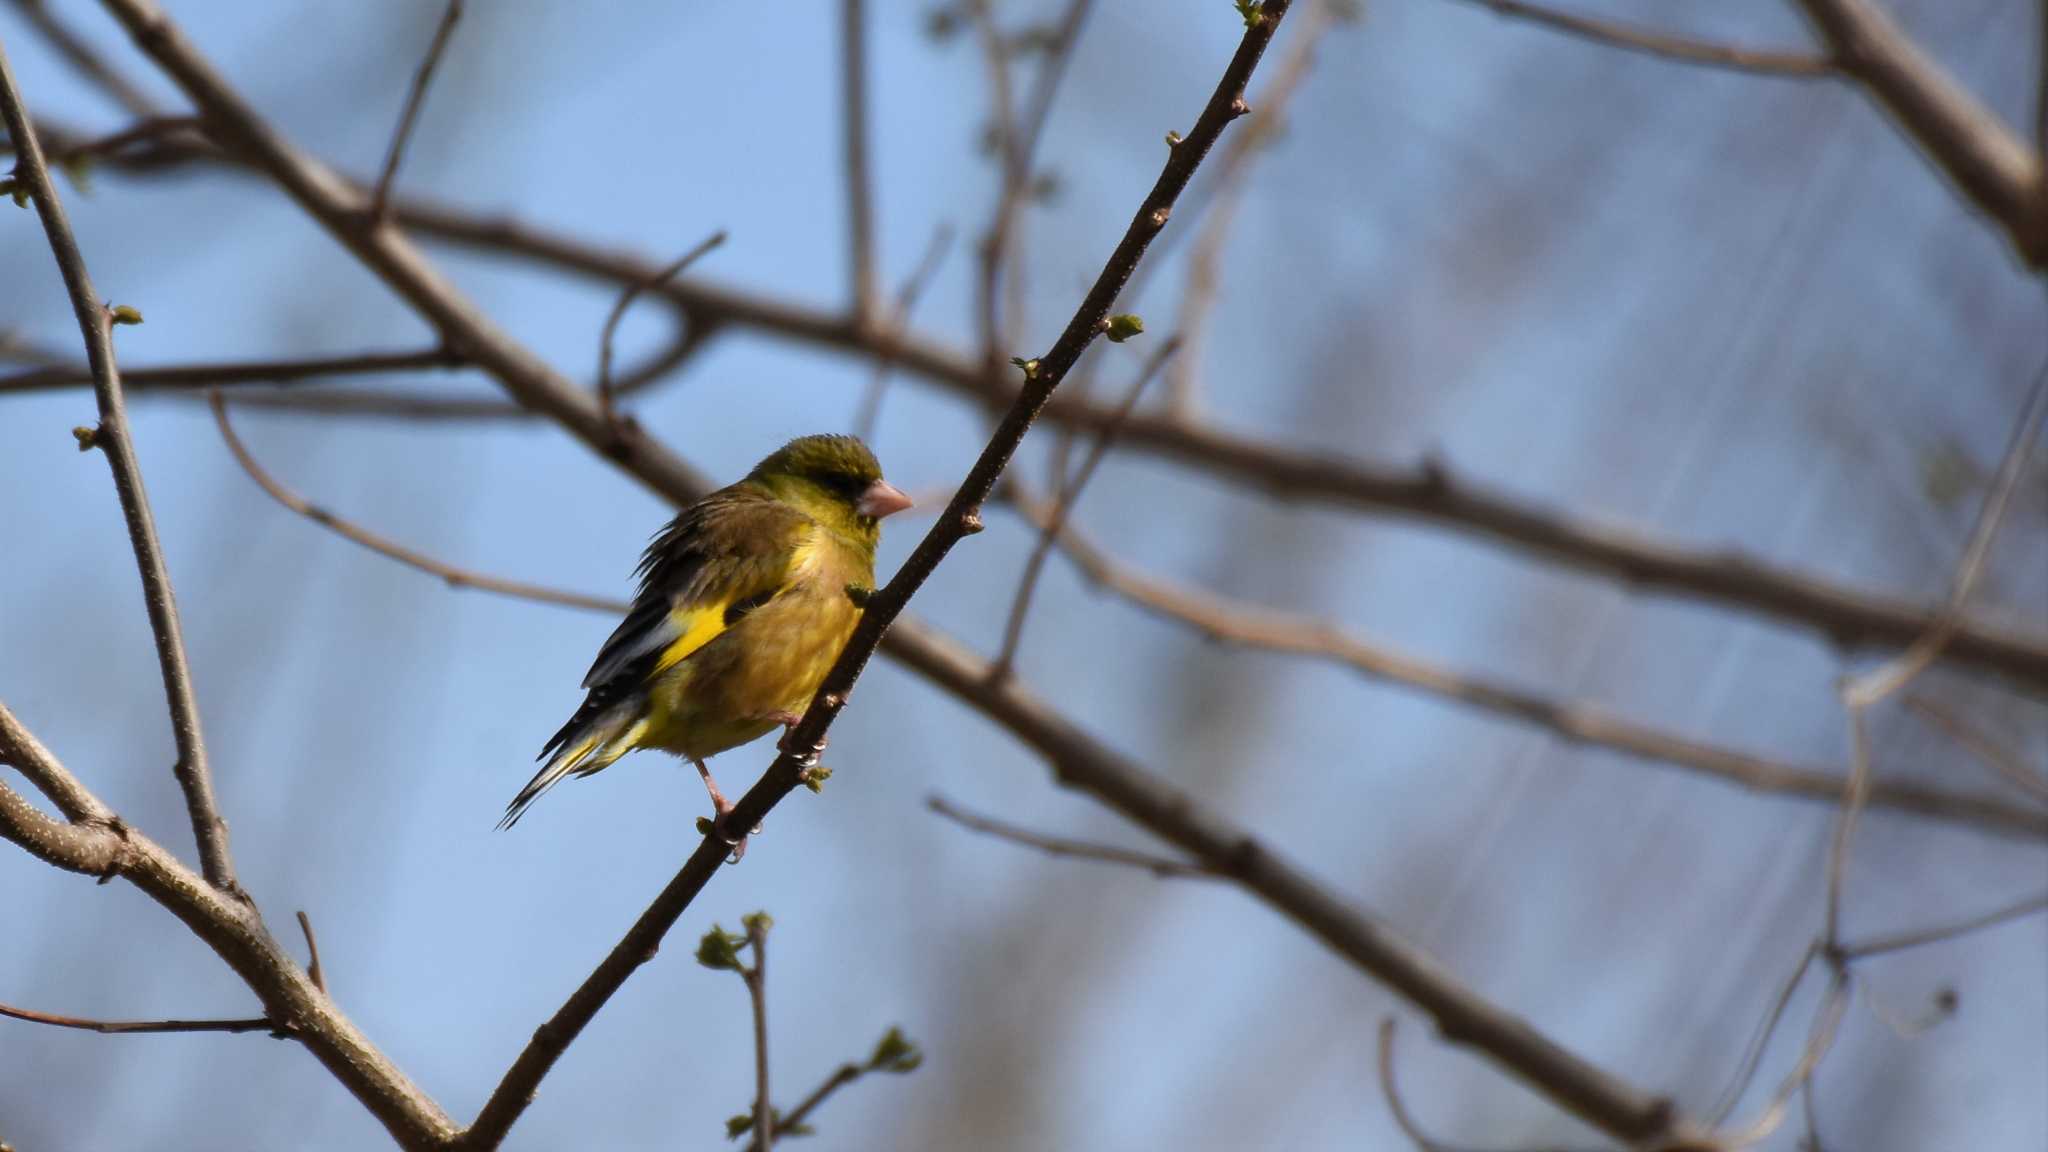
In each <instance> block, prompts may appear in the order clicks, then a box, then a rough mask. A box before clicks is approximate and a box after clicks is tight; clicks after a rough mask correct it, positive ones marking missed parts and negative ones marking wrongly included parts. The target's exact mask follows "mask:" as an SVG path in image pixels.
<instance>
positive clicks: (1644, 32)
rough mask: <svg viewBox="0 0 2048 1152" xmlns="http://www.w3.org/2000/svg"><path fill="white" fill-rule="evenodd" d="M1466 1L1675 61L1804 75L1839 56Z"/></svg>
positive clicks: (1508, 0) (1506, 2) (1513, 4)
mask: <svg viewBox="0 0 2048 1152" xmlns="http://www.w3.org/2000/svg"><path fill="white" fill-rule="evenodd" d="M1462 2H1463V3H1466V4H1470V5H1472V6H1474V7H1478V8H1489V9H1491V10H1492V11H1493V12H1494V13H1495V14H1496V15H1499V16H1505V17H1512V18H1514V19H1517V20H1526V21H1528V22H1529V23H1531V24H1537V25H1541V26H1542V27H1545V28H1550V29H1552V30H1555V31H1558V32H1563V33H1565V34H1567V35H1570V36H1576V37H1578V38H1579V39H1581V40H1588V41H1591V42H1593V43H1595V44H1606V45H1608V46H1610V47H1614V48H1621V49H1625V50H1627V51H1630V52H1640V53H1643V54H1644V55H1647V56H1656V57H1658V58H1660V59H1664V60H1675V61H1677V62H1679V63H1681V64H1704V65H1708V66H1710V67H1714V68H1727V69H1731V70H1733V71H1737V72H1753V73H1757V74H1759V75H1763V76H1787V77H1793V78H1804V79H1811V78H1813V77H1817V76H1826V75H1829V74H1830V73H1832V72H1833V71H1834V62H1833V61H1831V60H1829V59H1828V58H1827V57H1825V56H1816V55H1813V54H1812V53H1809V52H1781V51H1769V50H1763V49H1755V48H1737V47H1735V46H1733V45H1728V44H1716V43H1713V42H1712V41H1708V40H1695V39H1693V38H1691V37H1688V36H1674V35H1671V34H1669V33H1666V32H1657V31H1653V30H1651V29H1648V28H1643V27H1639V26H1637V25H1634V24H1625V23H1622V22H1621V21H1619V20H1601V19H1598V18H1595V17H1592V16H1580V15H1577V14H1576V13H1572V12H1566V11H1563V10H1561V9H1558V8H1552V7H1550V6H1548V5H1545V4H1532V3H1529V2H1528V0H1462Z"/></svg>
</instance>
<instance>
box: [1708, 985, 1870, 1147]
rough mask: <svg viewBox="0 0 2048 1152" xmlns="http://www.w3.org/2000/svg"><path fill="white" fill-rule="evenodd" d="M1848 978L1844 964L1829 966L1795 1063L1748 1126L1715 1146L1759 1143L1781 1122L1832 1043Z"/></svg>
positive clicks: (1845, 999) (1847, 993)
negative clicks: (1825, 987)
mask: <svg viewBox="0 0 2048 1152" xmlns="http://www.w3.org/2000/svg"><path fill="white" fill-rule="evenodd" d="M1850 992H1851V977H1850V974H1849V969H1848V967H1847V965H1844V964H1839V963H1837V964H1835V965H1833V971H1832V978H1831V979H1830V980H1829V982H1828V990H1827V992H1826V994H1825V996H1824V997H1823V998H1822V1000H1821V1005H1820V1007H1819V1009H1817V1010H1816V1011H1815V1013H1814V1019H1813V1027H1812V1028H1811V1029H1809V1030H1808V1032H1807V1037H1806V1045H1805V1047H1803V1048H1802V1049H1801V1050H1800V1054H1799V1062H1798V1063H1797V1064H1794V1065H1793V1066H1792V1070H1791V1071H1790V1072H1788V1073H1786V1074H1785V1079H1784V1080H1783V1081H1781V1082H1780V1083H1779V1085H1778V1089H1777V1091H1776V1092H1774V1093H1772V1094H1771V1099H1770V1101H1769V1102H1768V1103H1767V1104H1765V1105H1764V1109H1763V1112H1762V1113H1761V1114H1760V1115H1758V1117H1757V1118H1756V1120H1755V1121H1754V1122H1752V1123H1751V1124H1750V1125H1749V1126H1748V1127H1746V1128H1744V1129H1742V1130H1741V1131H1739V1132H1737V1133H1734V1134H1732V1135H1728V1136H1724V1137H1722V1138H1721V1139H1720V1140H1719V1141H1717V1142H1716V1143H1715V1144H1714V1145H1713V1146H1714V1147H1717V1148H1728V1149H1742V1148H1748V1147H1751V1146H1752V1145H1755V1144H1760V1143H1762V1142H1763V1141H1765V1140H1767V1139H1769V1138H1770V1135H1771V1133H1773V1132H1776V1131H1777V1130H1778V1126H1779V1125H1780V1124H1782V1123H1784V1121H1785V1111H1786V1108H1787V1107H1788V1106H1789V1105H1790V1104H1791V1102H1792V1097H1793V1095H1794V1094H1795V1093H1801V1092H1805V1091H1808V1090H1809V1089H1808V1085H1809V1084H1811V1083H1812V1081H1813V1074H1814V1073H1815V1072H1816V1071H1817V1070H1818V1069H1819V1068H1820V1062H1821V1061H1822V1060H1825V1059H1827V1054H1828V1051H1829V1049H1831V1048H1832V1047H1833V1046H1834V1043H1835V1035H1836V1033H1837V1031H1838V1030H1839V1028H1840V1026H1841V1023H1842V1016H1843V1014H1844V1013H1845V1012H1846V1011H1847V1009H1848V1007H1849V997H1850Z"/></svg>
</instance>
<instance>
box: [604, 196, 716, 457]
mask: <svg viewBox="0 0 2048 1152" xmlns="http://www.w3.org/2000/svg"><path fill="white" fill-rule="evenodd" d="M723 243H725V230H724V229H722V228H721V229H720V230H718V231H716V232H713V233H712V234H711V235H709V236H706V237H705V238H704V239H702V240H699V241H698V242H697V244H696V246H695V247H693V248H691V249H690V250H689V251H687V252H685V253H683V254H682V255H681V256H678V257H676V258H675V259H673V260H671V261H669V262H668V263H666V264H664V265H662V266H661V267H660V268H658V269H656V270H655V272H654V275H652V276H649V277H648V278H646V279H644V280H636V281H634V282H633V283H631V284H629V285H627V286H626V290H625V291H624V292H621V293H619V299H618V301H617V302H616V303H614V304H613V305H612V310H611V313H610V314H609V315H607V316H606V317H605V318H604V333H603V335H602V336H600V337H599V338H598V345H597V407H598V410H599V411H600V412H602V413H603V414H604V418H605V419H606V420H607V421H610V422H612V423H614V424H616V423H617V421H618V413H617V412H616V411H614V410H613V408H612V401H613V400H614V399H615V397H616V393H615V390H614V389H613V387H612V337H613V335H615V334H616V333H617V332H618V330H619V321H621V320H623V319H625V318H626V309H628V308H630V307H632V306H633V301H635V300H637V299H639V298H640V294H641V293H643V292H645V291H647V290H648V289H650V288H657V287H659V286H661V285H663V284H666V283H667V282H668V281H669V280H671V279H673V278H675V277H676V276H679V275H681V274H682V272H683V269H685V268H688V267H689V266H690V265H692V264H695V263H696V262H697V261H698V260H699V259H700V258H702V257H703V256H704V254H705V253H707V252H709V251H711V250H712V249H714V248H716V247H718V246H719V245H720V244H723Z"/></svg>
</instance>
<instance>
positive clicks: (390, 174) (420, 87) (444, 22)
mask: <svg viewBox="0 0 2048 1152" xmlns="http://www.w3.org/2000/svg"><path fill="white" fill-rule="evenodd" d="M461 19H462V0H448V6H447V8H445V9H443V10H442V12H441V22H440V24H438V25H436V26H435V28H434V38H433V40H432V41H431V42H429V43H428V45H427V54H426V55H425V56H424V57H422V58H421V59H420V66H419V71H417V72H415V73H414V74H413V78H412V89H411V91H409V92H408V93H407V94H406V97H405V109H404V111H402V112H400V113H399V114H398V127H396V128H394V129H392V132H391V146H390V147H389V148H388V149H387V150H386V151H385V153H384V168H383V170H382V171H381V172H379V173H378V174H377V188H376V191H374V192H372V193H371V194H370V220H371V222H372V223H374V224H382V223H383V222H384V220H385V219H386V214H387V211H388V209H389V206H390V200H391V182H392V181H393V180H395V179H397V177H398V166H399V165H400V164H402V163H404V162H405V146H406V145H407V144H408V143H410V142H411V141H412V130H413V126H414V125H415V124H417V123H418V122H419V117H420V108H421V106H422V105H424V104H425V103H426V102H427V88H428V86H429V85H431V84H432V83H433V82H434V69H435V68H437V67H439V66H440V64H441V55H442V53H444V52H446V51H447V50H448V39H449V37H451V36H453V35H454V34H455V24H456V22H457V21H459V20H461Z"/></svg>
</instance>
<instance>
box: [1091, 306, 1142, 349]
mask: <svg viewBox="0 0 2048 1152" xmlns="http://www.w3.org/2000/svg"><path fill="white" fill-rule="evenodd" d="M1102 325H1103V327H1102V334H1103V335H1104V336H1107V337H1109V342H1110V343H1111V344H1121V343H1123V342H1124V341H1126V340H1129V339H1130V338H1131V337H1133V336H1136V335H1137V334H1138V333H1140V332H1143V331H1144V330H1145V321H1144V318H1143V317H1140V316H1136V315H1133V314H1131V313H1129V312H1123V313H1119V314H1117V315H1115V316H1111V317H1110V318H1109V319H1107V320H1104V321H1103V322H1102Z"/></svg>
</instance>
